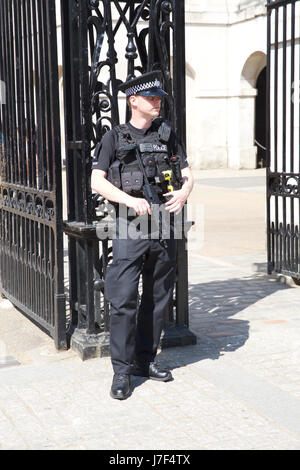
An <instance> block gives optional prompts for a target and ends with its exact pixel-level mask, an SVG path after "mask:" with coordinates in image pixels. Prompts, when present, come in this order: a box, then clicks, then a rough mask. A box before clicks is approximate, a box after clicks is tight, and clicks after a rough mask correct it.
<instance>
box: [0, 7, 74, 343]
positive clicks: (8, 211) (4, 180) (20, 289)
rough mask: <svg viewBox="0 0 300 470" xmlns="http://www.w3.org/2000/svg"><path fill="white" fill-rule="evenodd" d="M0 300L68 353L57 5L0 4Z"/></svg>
mask: <svg viewBox="0 0 300 470" xmlns="http://www.w3.org/2000/svg"><path fill="white" fill-rule="evenodd" d="M0 61H1V62H0V79H1V91H2V93H1V100H2V101H1V104H0V108H1V109H0V111H1V114H0V122H1V156H0V163H1V175H0V177H1V197H0V215H1V222H0V227H1V244H0V250H1V284H2V293H3V294H4V295H5V296H6V297H7V298H8V299H10V300H11V301H12V303H13V304H14V305H16V306H17V307H19V308H20V309H21V310H22V311H23V312H24V313H26V314H27V315H29V316H30V317H31V318H32V319H33V320H35V321H36V322H37V323H38V324H39V325H40V326H42V327H43V328H44V329H46V330H47V331H48V332H49V333H50V334H51V335H52V336H53V338H54V340H55V345H56V347H57V348H59V349H60V348H65V347H66V315H65V295H64V280H63V242H62V240H63V231H62V210H61V208H62V192H61V148H60V126H59V119H58V116H59V99H58V65H57V49H56V15H55V2H52V1H51V2H49V1H41V0H1V2H0Z"/></svg>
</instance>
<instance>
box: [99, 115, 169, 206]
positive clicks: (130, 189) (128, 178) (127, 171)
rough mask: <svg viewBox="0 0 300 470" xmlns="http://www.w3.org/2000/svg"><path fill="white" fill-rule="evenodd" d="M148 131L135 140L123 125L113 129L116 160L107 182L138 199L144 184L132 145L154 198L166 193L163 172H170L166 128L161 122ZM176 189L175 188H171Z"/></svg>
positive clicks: (167, 130) (167, 127)
mask: <svg viewBox="0 0 300 470" xmlns="http://www.w3.org/2000/svg"><path fill="white" fill-rule="evenodd" d="M152 129H153V130H152V131H151V132H150V133H148V134H147V135H146V136H144V137H140V138H138V139H137V140H136V139H135V137H134V136H133V135H132V132H131V129H130V127H129V126H128V125H127V124H122V125H120V126H116V127H115V130H116V132H117V134H118V148H117V149H116V159H115V161H114V162H113V163H112V165H111V166H110V168H109V171H108V180H109V181H110V182H111V183H112V184H113V185H114V186H116V187H118V188H120V189H122V190H123V191H125V192H126V193H128V194H131V195H133V196H137V197H140V196H141V195H142V188H143V185H144V183H145V181H144V177H143V173H142V171H141V169H140V166H139V164H138V161H137V158H136V150H135V148H134V147H135V145H139V150H140V155H141V158H142V161H143V164H144V168H145V172H146V175H147V177H148V180H149V183H150V184H152V185H155V186H156V190H157V192H158V194H162V193H164V192H166V191H167V182H166V174H168V173H166V172H168V171H171V167H170V157H171V155H172V150H173V149H171V148H170V144H169V140H170V135H171V128H170V126H169V125H168V124H167V123H165V122H164V121H159V122H153V124H152ZM175 189H177V188H175Z"/></svg>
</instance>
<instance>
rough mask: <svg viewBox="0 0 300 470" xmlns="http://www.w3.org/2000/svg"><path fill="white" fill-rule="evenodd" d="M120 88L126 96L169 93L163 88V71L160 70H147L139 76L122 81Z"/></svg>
mask: <svg viewBox="0 0 300 470" xmlns="http://www.w3.org/2000/svg"><path fill="white" fill-rule="evenodd" d="M119 90H120V91H122V92H123V93H125V95H126V98H129V97H130V96H132V95H142V96H158V95H161V96H163V95H167V93H166V92H165V91H164V90H163V89H162V88H161V73H160V72H159V71H157V70H156V71H154V72H147V73H144V74H143V75H140V76H139V77H135V78H132V79H130V80H127V81H126V82H124V83H122V84H121V85H120V86H119Z"/></svg>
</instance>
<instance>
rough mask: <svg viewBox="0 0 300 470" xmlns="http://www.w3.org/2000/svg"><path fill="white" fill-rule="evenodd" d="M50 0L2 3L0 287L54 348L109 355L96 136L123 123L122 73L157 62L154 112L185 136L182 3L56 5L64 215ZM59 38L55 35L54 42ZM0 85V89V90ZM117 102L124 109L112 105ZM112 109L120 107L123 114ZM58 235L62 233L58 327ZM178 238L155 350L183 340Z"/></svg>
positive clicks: (184, 301) (74, 1) (92, 0)
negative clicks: (94, 182) (159, 88)
mask: <svg viewBox="0 0 300 470" xmlns="http://www.w3.org/2000/svg"><path fill="white" fill-rule="evenodd" d="M58 4H59V2H56V1H54V0H53V1H49V0H1V2H0V39H1V43H0V80H1V81H0V86H1V88H0V91H1V95H0V98H1V99H2V102H1V105H0V124H1V129H0V130H1V140H0V144H1V147H0V150H1V156H0V163H1V168H0V169H1V173H0V176H1V197H0V215H1V222H0V227H1V238H0V250H1V287H2V294H4V295H5V296H6V297H7V298H8V299H10V300H11V301H12V302H13V304H14V305H16V306H17V307H19V308H20V310H21V311H22V312H24V313H25V314H27V315H28V316H30V318H31V319H33V320H34V321H35V322H37V324H38V325H40V326H41V327H43V328H44V329H46V330H47V331H48V332H49V333H50V334H51V335H52V336H53V338H54V340H55V345H56V347H57V348H59V349H60V348H65V347H68V345H69V339H70V338H71V345H72V347H73V348H74V349H77V350H78V351H79V352H80V354H81V357H82V358H83V359H84V358H87V357H92V356H95V355H106V354H109V305H108V303H107V302H106V301H105V299H104V296H103V286H104V282H105V270H106V266H107V263H108V262H109V259H110V253H111V247H110V239H109V237H108V238H107V239H105V240H103V241H102V242H100V241H99V238H98V237H97V227H99V224H100V226H101V224H102V225H103V227H102V229H103V230H105V229H108V228H109V227H108V225H109V224H108V222H107V219H108V218H107V217H105V215H106V214H105V213H103V212H102V213H101V212H99V207H98V206H99V198H98V196H97V195H93V194H92V193H91V188H90V176H91V155H92V152H93V149H94V147H95V145H96V142H97V141H99V140H100V139H101V137H102V135H103V134H104V133H105V132H106V131H107V130H108V129H110V128H111V127H112V126H114V125H116V124H118V123H119V122H120V120H121V121H124V120H125V115H126V106H125V101H123V104H122V100H121V101H120V98H118V96H117V88H118V85H119V83H120V81H124V80H125V79H126V78H128V77H129V76H133V75H136V74H139V73H142V72H146V71H151V70H154V69H161V70H162V72H163V77H164V87H165V88H166V90H167V92H168V94H169V95H168V99H167V100H166V101H165V104H164V109H163V113H164V116H165V117H167V118H168V119H169V120H170V121H171V122H172V123H173V125H174V127H175V130H176V132H177V134H178V136H179V137H180V138H181V140H182V142H183V143H185V48H184V24H185V23H184V0H136V1H135V0H128V1H121V0H120V1H119V0H63V1H61V2H60V5H61V30H62V55H63V89H64V112H65V119H64V128H65V141H66V147H65V153H66V173H67V203H68V207H67V211H68V220H66V221H64V223H63V221H62V197H63V195H62V169H61V141H60V110H59V89H58V61H57V24H56V15H57V13H58V11H56V8H55V7H58ZM58 43H60V42H58ZM4 90H5V93H3V91H4ZM122 107H123V110H122V112H120V108H122ZM120 114H121V115H122V117H121V119H120ZM63 232H65V233H66V234H67V236H68V259H69V274H68V278H69V295H68V300H69V305H70V317H69V318H68V324H67V325H66V296H65V292H64V269H63V260H64V250H63ZM185 244H186V238H185V234H183V238H182V240H179V243H178V265H179V266H180V270H178V273H177V283H176V290H175V292H174V298H173V301H172V303H171V304H170V308H169V311H168V312H166V318H165V320H166V321H165V333H164V337H163V339H162V345H163V346H172V345H179V344H180V345H184V344H192V343H194V342H195V341H196V338H195V336H194V335H193V334H191V333H190V331H189V329H188V278H187V251H186V247H185Z"/></svg>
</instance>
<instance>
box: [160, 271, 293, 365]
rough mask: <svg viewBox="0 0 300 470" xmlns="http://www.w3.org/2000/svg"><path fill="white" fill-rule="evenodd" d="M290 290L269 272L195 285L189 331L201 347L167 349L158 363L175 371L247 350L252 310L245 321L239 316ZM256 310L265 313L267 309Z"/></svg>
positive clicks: (190, 298) (190, 308) (192, 286)
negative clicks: (205, 360)
mask: <svg viewBox="0 0 300 470" xmlns="http://www.w3.org/2000/svg"><path fill="white" fill-rule="evenodd" d="M259 270H260V267H259V266H258V271H259ZM262 271H264V268H262ZM286 288H288V287H287V286H286V285H285V284H283V283H280V282H277V281H276V280H275V278H274V277H272V276H268V275H267V274H265V272H256V273H253V275H251V276H248V277H245V278H233V279H227V280H221V281H212V282H207V283H200V284H193V285H191V286H190V288H189V330H190V331H191V332H192V333H194V335H195V336H196V338H197V344H195V345H190V346H180V347H178V346H177V347H171V348H163V349H161V351H160V352H159V354H158V355H157V361H158V363H159V364H160V365H161V366H162V367H164V366H167V367H169V368H170V369H171V370H172V369H176V368H178V367H183V366H185V365H188V364H192V363H195V362H199V361H201V360H204V359H212V360H217V359H218V358H219V357H220V356H221V355H223V354H224V353H225V352H228V351H236V350H237V349H239V348H241V347H243V345H244V344H245V343H246V341H247V340H248V338H249V325H250V323H251V310H249V311H248V312H247V314H246V316H245V313H244V314H243V315H241V317H242V318H239V313H241V312H242V311H244V310H245V309H246V308H248V307H250V306H251V305H254V304H256V303H257V302H259V301H260V300H263V299H264V298H266V297H267V296H269V295H272V294H273V293H274V292H276V291H278V290H282V289H286ZM255 308H259V309H261V311H262V313H263V311H264V310H263V308H264V307H263V305H261V306H259V305H258V306H255ZM245 317H247V320H246V319H245Z"/></svg>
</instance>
